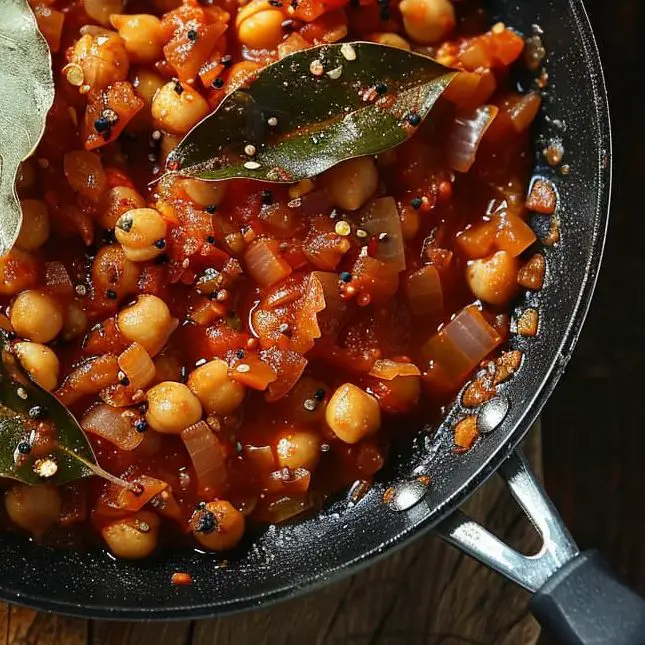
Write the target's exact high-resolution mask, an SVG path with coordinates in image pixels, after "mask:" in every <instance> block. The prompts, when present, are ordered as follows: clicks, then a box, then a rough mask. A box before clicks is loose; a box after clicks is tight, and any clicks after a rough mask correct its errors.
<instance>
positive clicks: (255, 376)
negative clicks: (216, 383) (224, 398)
mask: <svg viewBox="0 0 645 645" xmlns="http://www.w3.org/2000/svg"><path fill="white" fill-rule="evenodd" d="M229 376H230V377H231V378H232V379H233V380H234V381H237V382H238V383H242V385H246V386H247V387H250V388H251V389H253V390H261V391H264V390H266V389H267V388H268V387H269V384H270V383H273V382H274V381H275V380H276V379H277V378H278V375H277V374H276V372H275V370H274V369H273V368H272V367H271V366H270V365H268V364H267V363H265V362H264V361H262V360H260V358H259V357H258V356H257V355H251V354H249V355H247V356H246V357H244V358H243V359H239V360H236V361H235V362H234V363H233V364H232V365H231V368H230V370H229Z"/></svg>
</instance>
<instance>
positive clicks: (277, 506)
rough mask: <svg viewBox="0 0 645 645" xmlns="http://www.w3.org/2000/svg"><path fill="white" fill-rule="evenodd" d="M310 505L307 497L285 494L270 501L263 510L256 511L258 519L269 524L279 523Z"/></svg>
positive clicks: (298, 513) (307, 508) (308, 507)
mask: <svg viewBox="0 0 645 645" xmlns="http://www.w3.org/2000/svg"><path fill="white" fill-rule="evenodd" d="M311 507H312V504H311V502H310V501H309V500H308V499H307V498H304V499H303V498H301V497H289V496H288V495H287V496H285V497H279V498H278V499H276V500H274V501H272V502H270V503H269V504H268V505H267V507H266V508H265V509H264V510H263V511H260V512H259V513H258V519H259V520H260V521H265V522H270V523H271V524H279V523H280V522H286V521H287V520H290V519H291V518H293V517H295V516H296V515H300V513H303V512H304V511H306V510H309V509H310V508H311Z"/></svg>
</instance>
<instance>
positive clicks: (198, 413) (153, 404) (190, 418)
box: [146, 381, 202, 434]
mask: <svg viewBox="0 0 645 645" xmlns="http://www.w3.org/2000/svg"><path fill="white" fill-rule="evenodd" d="M147 400H148V411H147V412H146V421H147V422H148V424H149V425H150V427H151V428H152V429H153V430H156V431H157V432H163V433H167V434H179V433H180V432H181V431H182V430H184V429H186V428H187V427H188V426H191V425H193V423H197V422H198V421H199V420H200V419H201V417H202V406H201V403H200V402H199V399H198V398H197V397H196V396H195V395H194V394H193V393H192V392H191V391H190V390H189V389H188V387H187V386H185V385H184V384H183V383H175V382H174V381H164V382H163V383H159V384H158V385H155V386H154V387H151V388H150V389H149V390H148V395H147Z"/></svg>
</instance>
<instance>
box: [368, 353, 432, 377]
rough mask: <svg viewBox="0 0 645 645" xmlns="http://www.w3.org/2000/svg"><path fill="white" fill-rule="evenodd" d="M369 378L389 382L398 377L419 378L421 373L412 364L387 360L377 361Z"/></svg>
mask: <svg viewBox="0 0 645 645" xmlns="http://www.w3.org/2000/svg"><path fill="white" fill-rule="evenodd" d="M369 375H370V376H374V377H375V378H380V379H383V380H384V381H391V380H392V379H395V378H397V377H398V376H420V375H421V372H420V371H419V368H418V367H417V366H416V365H415V364H414V363H403V362H399V361H392V360H390V359H389V358H381V359H379V360H377V361H376V362H375V363H374V365H373V366H372V369H371V370H370V371H369Z"/></svg>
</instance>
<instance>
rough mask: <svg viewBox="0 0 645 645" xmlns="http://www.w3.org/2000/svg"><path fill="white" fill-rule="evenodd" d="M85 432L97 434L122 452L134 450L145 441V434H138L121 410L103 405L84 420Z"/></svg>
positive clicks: (82, 424)
mask: <svg viewBox="0 0 645 645" xmlns="http://www.w3.org/2000/svg"><path fill="white" fill-rule="evenodd" d="M81 427H82V428H83V430H85V432H90V433H92V434H95V435H97V436H99V437H101V438H103V439H105V440H106V441H109V442H110V443H111V444H114V445H115V446H116V447H117V448H119V449H120V450H126V451H130V450H134V449H135V448H136V447H137V446H139V445H140V444H141V442H142V441H143V434H142V433H141V432H137V431H136V430H135V429H134V427H133V426H132V424H131V423H130V421H129V420H128V419H126V418H124V417H123V416H122V414H121V410H119V409H118V408H113V407H112V406H110V405H105V404H103V403H101V404H100V405H97V406H96V407H94V408H92V409H91V410H90V411H89V412H88V413H87V414H86V415H85V416H84V417H83V418H82V419H81Z"/></svg>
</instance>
